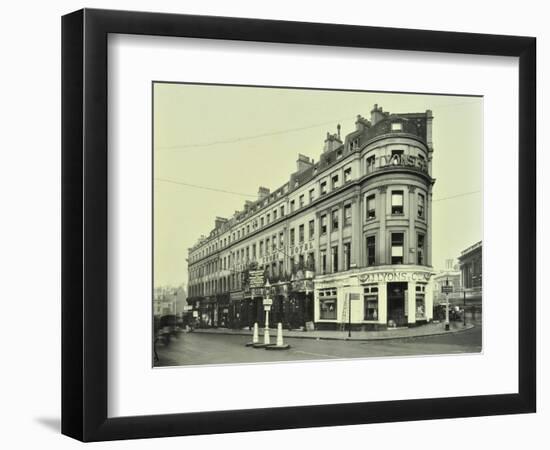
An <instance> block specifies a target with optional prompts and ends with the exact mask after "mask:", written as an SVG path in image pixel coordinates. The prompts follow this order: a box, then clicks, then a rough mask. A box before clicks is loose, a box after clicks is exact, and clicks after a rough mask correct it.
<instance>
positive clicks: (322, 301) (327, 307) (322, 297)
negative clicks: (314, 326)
mask: <svg viewBox="0 0 550 450" xmlns="http://www.w3.org/2000/svg"><path fill="white" fill-rule="evenodd" d="M337 306H338V303H337V299H336V289H321V290H320V291H319V318H320V319H326V320H335V319H336V317H337V316H336V315H337Z"/></svg>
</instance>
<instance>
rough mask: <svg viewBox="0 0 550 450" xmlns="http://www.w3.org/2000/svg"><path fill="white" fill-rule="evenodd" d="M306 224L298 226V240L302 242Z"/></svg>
mask: <svg viewBox="0 0 550 450" xmlns="http://www.w3.org/2000/svg"><path fill="white" fill-rule="evenodd" d="M304 239H305V238H304V225H303V224H302V225H300V226H299V227H298V240H299V242H300V243H302V242H304Z"/></svg>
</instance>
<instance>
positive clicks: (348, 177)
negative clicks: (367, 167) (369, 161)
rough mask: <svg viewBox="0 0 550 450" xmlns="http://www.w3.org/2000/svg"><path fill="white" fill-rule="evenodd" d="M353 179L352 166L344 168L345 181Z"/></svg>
mask: <svg viewBox="0 0 550 450" xmlns="http://www.w3.org/2000/svg"><path fill="white" fill-rule="evenodd" d="M349 181H351V167H348V168H347V169H344V183H347V182H349Z"/></svg>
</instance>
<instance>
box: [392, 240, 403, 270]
mask: <svg viewBox="0 0 550 450" xmlns="http://www.w3.org/2000/svg"><path fill="white" fill-rule="evenodd" d="M403 241H404V234H403V233H392V234H391V263H392V264H403Z"/></svg>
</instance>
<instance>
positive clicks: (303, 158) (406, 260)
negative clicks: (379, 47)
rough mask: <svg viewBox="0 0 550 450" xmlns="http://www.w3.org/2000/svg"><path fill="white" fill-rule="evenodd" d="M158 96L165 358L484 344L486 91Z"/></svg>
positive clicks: (248, 89) (231, 90)
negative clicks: (483, 93)
mask: <svg viewBox="0 0 550 450" xmlns="http://www.w3.org/2000/svg"><path fill="white" fill-rule="evenodd" d="M152 103H153V108H152V132H153V145H152V158H153V173H152V177H153V218H152V220H153V292H152V323H153V335H152V355H151V356H152V364H153V366H155V367H163V366H191V365H204V364H212V365H220V364H245V363H273V362H283V361H311V360H327V359H335V360H337V359H349V358H371V357H402V356H413V355H419V356H421V355H448V354H461V353H477V352H481V351H482V323H483V320H482V314H483V307H482V239H483V176H482V174H483V97H481V96H464V95H448V94H446V95H440V94H416V93H400V92H395V93H393V92H375V91H351V90H329V89H326V90H325V89H310V88H285V87H272V86H235V85H211V84H193V83H180V82H165V81H159V82H154V83H153V86H152Z"/></svg>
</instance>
